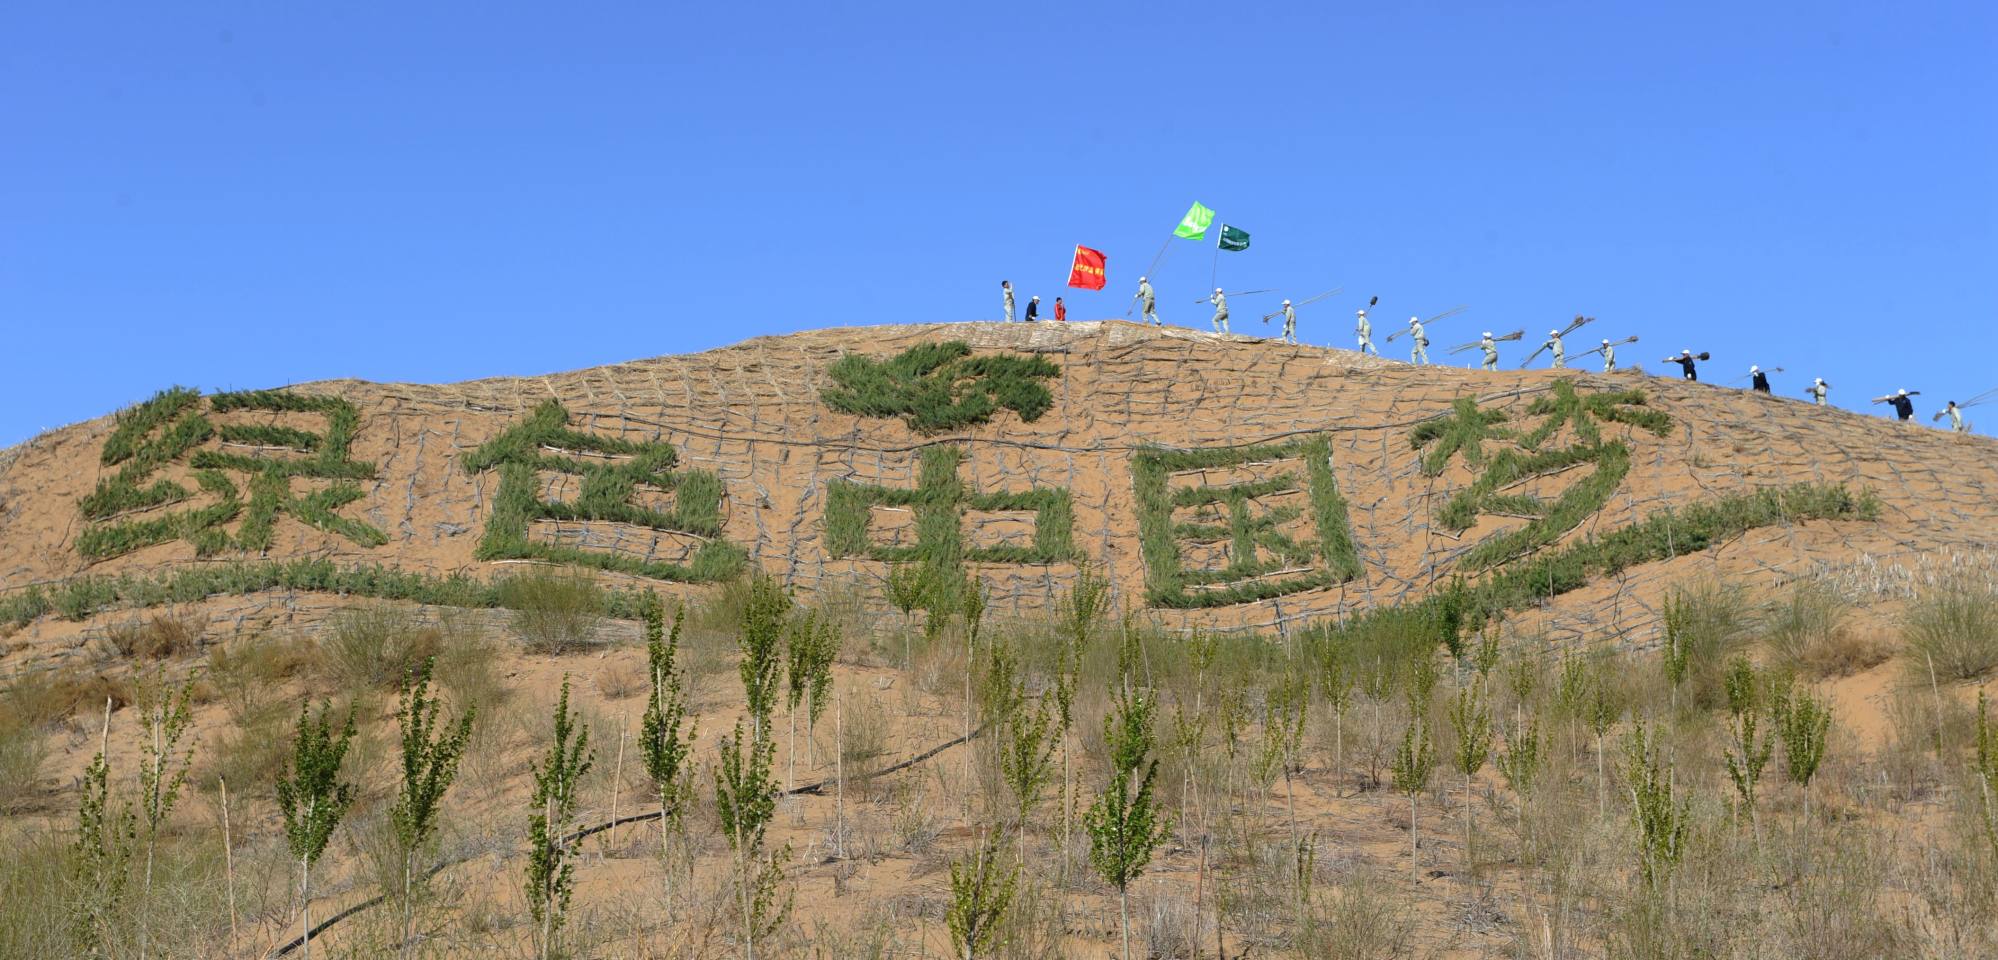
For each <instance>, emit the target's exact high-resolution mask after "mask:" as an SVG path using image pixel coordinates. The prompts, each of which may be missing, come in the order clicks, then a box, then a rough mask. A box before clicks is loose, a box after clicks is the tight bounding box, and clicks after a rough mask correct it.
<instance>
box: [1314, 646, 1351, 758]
mask: <svg viewBox="0 0 1998 960" xmlns="http://www.w3.org/2000/svg"><path fill="white" fill-rule="evenodd" d="M1318 691H1319V693H1320V694H1322V695H1323V696H1324V697H1325V705H1326V706H1328V707H1330V708H1332V767H1333V769H1334V770H1336V771H1344V770H1345V768H1346V711H1347V710H1348V709H1351V708H1352V706H1353V667H1352V664H1350V663H1348V662H1347V655H1346V651H1345V650H1344V649H1343V648H1341V647H1340V646H1338V645H1336V644H1326V645H1325V649H1324V651H1323V652H1322V653H1321V654H1320V656H1319V661H1318Z"/></svg>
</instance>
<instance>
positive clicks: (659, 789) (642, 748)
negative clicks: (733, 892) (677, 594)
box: [638, 592, 696, 857]
mask: <svg viewBox="0 0 1998 960" xmlns="http://www.w3.org/2000/svg"><path fill="white" fill-rule="evenodd" d="M639 612H640V614H641V616H642V617H643V618H644V620H645V656H646V662H647V665H648V666H649V667H650V673H651V677H652V692H651V694H650V695H649V696H647V697H646V699H645V713H644V714H643V715H642V716H641V717H640V718H639V722H638V750H639V754H640V755H641V757H642V758H643V761H644V764H645V773H646V775H647V776H649V777H651V778H652V791H653V795H654V796H656V797H658V799H659V852H660V856H661V857H664V856H666V855H667V853H668V852H669V850H668V846H667V844H668V842H669V840H670V838H671V836H672V831H673V828H674V827H676V826H678V825H679V823H680V819H681V816H682V814H683V813H684V812H685V810H686V801H687V793H688V789H687V768H688V759H689V755H690V754H692V752H693V744H694V734H695V729H696V728H695V727H694V726H692V725H689V724H688V723H687V694H686V689H685V681H684V674H683V671H682V670H681V667H680V665H679V663H678V662H677V661H678V660H679V653H680V625H681V623H682V622H683V621H684V620H685V619H686V608H685V607H680V608H678V609H676V610H675V611H674V613H673V631H672V633H670V634H669V633H667V632H666V608H665V606H664V605H663V604H661V603H660V601H659V595H658V594H655V593H651V592H647V593H646V595H645V599H644V600H643V601H642V606H641V607H640V610H639ZM683 728H684V729H683Z"/></svg>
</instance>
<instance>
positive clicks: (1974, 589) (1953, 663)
mask: <svg viewBox="0 0 1998 960" xmlns="http://www.w3.org/2000/svg"><path fill="white" fill-rule="evenodd" d="M1901 629H1902V635H1903V636H1904V637H1905V638H1906V639H1907V644H1908V654H1909V659H1910V661H1911V663H1910V666H1911V667H1912V668H1913V669H1915V670H1917V671H1919V672H1922V673H1926V672H1927V671H1928V670H1929V669H1930V667H1931V666H1933V668H1934V670H1935V672H1936V675H1937V677H1938V678H1939V679H1942V680H1946V681H1948V680H1976V679H1979V678H1982V677H1984V676H1986V675H1988V674H1990V673H1991V672H1992V671H1993V670H1994V669H1998V587H1993V586H1992V585H1991V584H1989V583H1986V582H1984V581H1982V580H1978V579H1974V578H1971V577H1952V578H1947V579H1944V580H1940V581H1938V582H1936V583H1935V584H1934V585H1932V586H1929V587H1927V588H1926V589H1923V590H1922V591H1920V592H1919V593H1917V594H1916V595H1915V599H1914V600H1913V601H1912V602H1910V603H1909V604H1908V611H1907V613H1906V615H1905V616H1904V618H1903V621H1902V628H1901Z"/></svg>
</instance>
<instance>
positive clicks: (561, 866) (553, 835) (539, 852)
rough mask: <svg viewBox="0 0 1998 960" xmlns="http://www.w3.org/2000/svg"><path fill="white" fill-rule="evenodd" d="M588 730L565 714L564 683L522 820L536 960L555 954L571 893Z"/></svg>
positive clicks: (588, 759)
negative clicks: (572, 832) (573, 829)
mask: <svg viewBox="0 0 1998 960" xmlns="http://www.w3.org/2000/svg"><path fill="white" fill-rule="evenodd" d="M594 757H595V754H594V753H593V752H592V751H591V750H590V725H589V724H588V723H587V722H584V723H581V724H578V723H577V720H576V716H575V714H573V713H571V712H570V711H569V678H568V677H567V676H564V677H563V678H562V693H561V695H560V696H559V697H558V698H557V699H556V701H555V724H554V737H553V739H552V740H551V741H550V742H549V744H548V752H547V753H546V754H544V755H543V756H542V758H541V759H540V760H538V761H536V762H535V763H534V765H533V774H534V793H533V795H532V796H531V797H530V798H529V799H528V815H527V846H528V854H527V909H528V912H529V913H530V914H531V915H532V916H533V918H534V945H535V949H536V953H537V955H538V956H539V957H540V958H541V960H549V958H551V957H555V956H559V955H561V950H560V946H559V942H560V941H559V940H558V939H557V938H558V937H560V936H561V933H562V927H563V926H564V924H566V923H567V922H568V917H569V900H570V897H571V896H573V895H574V893H575V889H576V863H575V859H574V857H573V856H572V853H571V850H570V844H569V839H568V831H569V826H570V823H571V821H572V820H573V819H574V818H575V815H576V788H577V785H578V784H579V783H580V782H581V781H582V779H583V774H585V773H588V772H589V770H590V767H591V765H592V764H593V763H594V762H595V760H594Z"/></svg>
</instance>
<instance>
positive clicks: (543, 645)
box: [499, 570, 608, 653]
mask: <svg viewBox="0 0 1998 960" xmlns="http://www.w3.org/2000/svg"><path fill="white" fill-rule="evenodd" d="M499 604H500V605H501V606H503V607H506V608H507V609H509V610H512V611H513V629H514V631H515V632H516V633H519V634H520V636H521V638H522V640H524V641H525V642H526V645H527V649H529V650H531V651H534V652H536V653H567V652H570V651H572V650H576V649H579V648H581V647H583V646H584V645H586V644H588V643H589V641H590V636H591V634H592V633H593V632H594V631H595V630H596V626H597V623H598V622H599V621H601V620H602V619H603V614H604V610H605V608H606V607H607V606H608V598H607V597H606V596H605V594H604V589H603V588H602V587H600V586H598V585H597V582H596V580H595V579H594V578H593V577H591V576H589V575H588V574H586V573H584V572H582V571H576V570H530V571H528V572H526V573H522V574H518V575H515V576H513V577H510V578H508V579H507V580H506V581H504V582H503V583H501V584H500V588H499Z"/></svg>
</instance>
